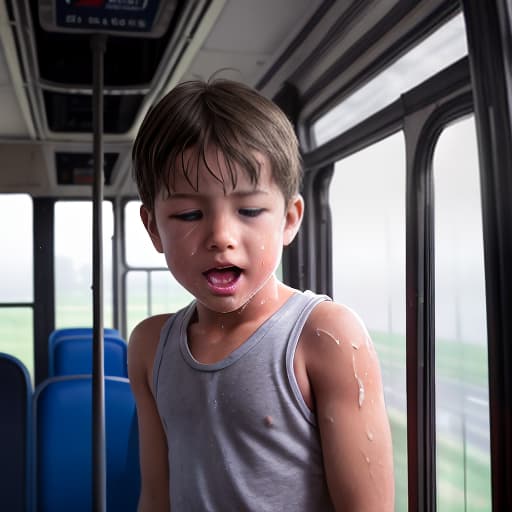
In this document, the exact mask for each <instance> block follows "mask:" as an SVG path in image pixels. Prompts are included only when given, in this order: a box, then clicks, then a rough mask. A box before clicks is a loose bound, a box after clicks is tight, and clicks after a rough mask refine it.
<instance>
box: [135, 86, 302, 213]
mask: <svg viewBox="0 0 512 512" xmlns="http://www.w3.org/2000/svg"><path fill="white" fill-rule="evenodd" d="M211 144H212V145H214V146H216V147H217V148H218V149H219V150H220V152H221V153H222V155H223V157H224V159H225V161H226V164H227V167H228V176H227V177H224V176H217V175H216V174H215V173H214V172H213V171H212V170H211V167H210V166H209V165H208V162H207V161H206V157H205V154H206V149H207V147H208V146H209V145H211ZM190 147H197V149H198V154H197V155H198V156H197V159H196V160H197V163H199V161H203V162H204V163H205V166H206V168H207V169H208V170H209V172H211V173H212V175H213V176H215V178H216V179H218V180H219V181H220V182H221V183H222V184H223V186H224V185H225V180H226V179H229V180H230V181H231V186H232V187H233V188H234V187H236V179H237V175H236V170H235V165H238V166H240V167H241V168H242V169H243V170H244V171H245V172H247V175H248V176H249V178H250V180H251V183H253V184H257V182H258V178H259V164H258V161H257V160H256V158H255V156H254V153H253V152H254V151H258V152H260V153H262V154H264V155H265V156H266V157H267V158H268V159H269V162H270V166H271V170H272V177H273V180H274V182H275V183H276V184H277V186H278V187H279V188H280V190H281V191H282V193H283V196H284V199H285V202H286V204H287V203H288V201H289V200H290V199H291V198H292V197H294V196H295V195H296V194H297V193H298V191H299V186H300V177H301V164H300V156H299V150H298V142H297V137H296V135H295V132H294V130H293V127H292V125H291V124H290V122H289V121H288V119H287V117H286V116H285V114H284V113H283V112H282V111H281V110H280V109H279V108H278V107H277V105H275V104H274V103H273V102H272V101H270V100H268V99H267V98H265V97H264V96H262V95H261V94H259V93H258V92H257V91H255V90H253V89H251V88H249V87H247V86H246V85H244V84H241V83H238V82H233V81H231V80H221V79H216V80H213V81H210V82H202V81H189V82H183V83H181V84H179V85H178V86H176V87H175V88H174V89H172V90H171V91H170V92H169V93H168V94H167V95H166V96H164V97H163V98H162V99H161V100H160V101H159V102H158V103H157V104H156V105H154V106H153V107H152V108H151V109H150V110H149V112H148V113H147V115H146V117H145V118H144V121H143V122H142V125H141V127H140V129H139V132H138V134H137V137H136V139H135V143H134V146H133V151H132V160H133V169H134V178H135V181H136V183H137V187H138V190H139V194H140V198H141V200H142V202H143V204H144V205H145V206H146V207H147V208H148V209H150V210H152V209H153V208H154V203H155V196H156V194H157V193H158V192H159V191H160V190H161V188H162V187H163V186H165V187H166V189H167V191H168V192H170V191H171V190H172V189H173V183H174V178H175V175H176V172H177V170H178V169H179V168H180V167H181V172H183V175H184V176H185V178H186V179H187V180H188V182H189V183H190V185H191V186H193V187H196V186H197V175H196V176H195V177H194V176H193V171H191V170H190V169H189V168H188V162H184V157H183V152H184V151H185V150H186V149H188V148H190ZM178 162H181V166H179V165H178ZM177 168H178V169H177ZM196 172H197V168H196Z"/></svg>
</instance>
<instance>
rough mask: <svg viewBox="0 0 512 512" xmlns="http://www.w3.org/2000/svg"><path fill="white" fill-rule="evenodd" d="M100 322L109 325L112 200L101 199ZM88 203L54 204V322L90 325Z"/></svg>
mask: <svg viewBox="0 0 512 512" xmlns="http://www.w3.org/2000/svg"><path fill="white" fill-rule="evenodd" d="M102 218H103V241H102V242H103V315H104V318H103V323H104V326H105V327H112V326H113V314H112V312H113V311H112V307H113V304H112V301H113V298H112V289H113V287H112V237H113V233H114V215H113V210H112V203H111V202H110V201H104V202H103V208H102ZM92 247H93V243H92V202H91V201H59V202H57V203H56V204H55V325H56V328H61V327H82V326H92V325H93V292H92Z"/></svg>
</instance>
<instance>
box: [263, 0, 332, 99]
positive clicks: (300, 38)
mask: <svg viewBox="0 0 512 512" xmlns="http://www.w3.org/2000/svg"><path fill="white" fill-rule="evenodd" d="M334 2H335V0H324V1H323V2H322V3H321V5H320V7H319V8H318V9H317V10H316V11H315V12H314V14H313V16H311V18H309V20H308V22H307V23H306V25H304V27H303V28H302V30H301V31H300V32H299V33H298V34H297V36H296V37H295V38H294V39H293V41H292V42H291V43H290V45H289V46H288V47H287V48H286V50H285V51H284V52H283V53H282V54H281V55H280V56H279V58H278V59H277V60H276V61H275V62H274V63H273V64H272V66H271V67H270V69H269V70H268V71H267V72H266V73H265V74H264V75H263V77H262V78H261V79H260V80H259V82H258V83H257V85H256V89H258V90H261V89H263V88H264V87H265V86H266V85H267V84H268V83H269V82H270V81H271V80H272V78H273V77H274V76H275V75H276V74H277V73H278V72H279V69H280V68H281V67H282V66H283V65H284V64H286V62H288V59H289V58H290V57H291V56H292V54H293V53H294V52H295V51H296V50H297V48H298V47H299V46H300V45H301V44H302V43H303V42H304V40H305V39H306V38H307V36H308V35H309V34H310V33H311V31H312V30H313V29H314V27H316V25H317V24H318V23H319V22H320V21H321V20H322V18H323V17H324V15H325V13H326V12H327V11H328V10H329V9H330V8H331V7H332V5H333V4H334Z"/></svg>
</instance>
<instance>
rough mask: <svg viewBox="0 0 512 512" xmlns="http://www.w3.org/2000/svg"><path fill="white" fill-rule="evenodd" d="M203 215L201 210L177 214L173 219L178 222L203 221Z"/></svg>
mask: <svg viewBox="0 0 512 512" xmlns="http://www.w3.org/2000/svg"><path fill="white" fill-rule="evenodd" d="M202 216H203V214H202V213H201V212H200V211H199V210H193V211H191V212H185V213H176V214H174V215H173V216H172V217H173V218H174V219H178V220H184V221H192V220H199V219H201V218H202Z"/></svg>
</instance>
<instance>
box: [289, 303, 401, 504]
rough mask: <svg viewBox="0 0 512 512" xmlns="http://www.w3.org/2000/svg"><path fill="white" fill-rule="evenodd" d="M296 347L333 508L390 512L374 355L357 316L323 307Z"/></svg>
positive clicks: (386, 440) (387, 436) (386, 436)
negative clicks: (306, 380)
mask: <svg viewBox="0 0 512 512" xmlns="http://www.w3.org/2000/svg"><path fill="white" fill-rule="evenodd" d="M299 346H300V348H301V350H302V351H303V357H304V363H305V368H306V372H307V375H308V377H309V381H310V385H311V393H312V396H313V397H314V401H315V407H316V413H317V420H318V426H319V429H320V437H321V443H322V452H323V456H324V465H325V471H326V477H327V485H328V488H329V493H330V495H331V499H332V501H333V504H334V507H335V510H337V511H341V510H350V511H351V512H374V511H375V510H379V511H380V512H393V509H394V477H393V454H392V443H391V433H390V428H389V421H388V418H387V414H386V410H385V405H384V396H383V390H382V382H381V374H380V368H379V362H378V359H377V355H376V353H375V350H374V348H373V344H372V342H371V340H370V338H369V336H368V333H367V331H366V329H365V327H364V326H363V324H362V323H361V321H360V320H359V318H358V317H357V316H356V315H355V314H354V313H353V312H352V311H351V310H349V309H348V308H346V307H344V306H341V305H338V304H335V303H330V302H326V303H323V304H320V305H319V306H318V307H317V308H315V310H314V311H313V313H312V314H311V317H310V319H309V320H308V323H307V325H306V327H305V329H304V332H303V334H302V336H301V341H300V345H299Z"/></svg>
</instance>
